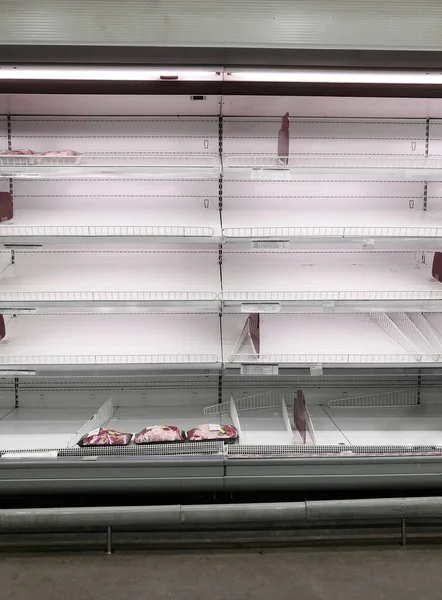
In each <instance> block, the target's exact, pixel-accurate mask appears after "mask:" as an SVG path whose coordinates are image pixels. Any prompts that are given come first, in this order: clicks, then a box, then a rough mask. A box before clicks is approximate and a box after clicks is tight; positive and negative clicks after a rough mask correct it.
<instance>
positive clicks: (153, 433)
mask: <svg viewBox="0 0 442 600" xmlns="http://www.w3.org/2000/svg"><path fill="white" fill-rule="evenodd" d="M185 441H186V434H185V432H184V431H182V430H181V429H179V428H178V427H175V426H174V425H154V426H153V427H146V428H145V429H142V430H141V431H140V432H139V433H137V434H136V435H135V438H134V442H135V443H136V444H159V443H161V442H185Z"/></svg>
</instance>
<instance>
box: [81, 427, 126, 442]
mask: <svg viewBox="0 0 442 600" xmlns="http://www.w3.org/2000/svg"><path fill="white" fill-rule="evenodd" d="M131 439H132V434H131V433H121V432H120V431H115V430H114V429H103V428H100V429H95V430H94V431H90V432H89V433H87V434H86V435H84V436H83V437H82V438H81V440H80V441H79V442H78V445H79V446H127V445H128V444H130V441H131Z"/></svg>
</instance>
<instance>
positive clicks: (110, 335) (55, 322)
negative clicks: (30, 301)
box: [0, 313, 221, 369]
mask: <svg viewBox="0 0 442 600" xmlns="http://www.w3.org/2000/svg"><path fill="white" fill-rule="evenodd" d="M6 331H7V334H6V338H5V339H4V340H3V341H2V342H0V366H1V367H2V368H6V367H7V366H8V365H9V366H10V365H28V366H29V365H34V366H40V367H62V366H66V365H69V366H71V367H75V366H78V367H85V368H86V369H90V368H92V369H94V368H97V367H103V368H106V367H115V366H122V367H128V368H130V367H136V368H140V367H143V366H145V367H147V366H161V365H166V366H168V367H173V366H177V365H179V366H182V367H188V368H191V367H197V366H201V365H203V364H209V365H217V364H219V361H220V356H221V343H220V335H219V318H218V316H215V315H178V314H168V315H162V314H149V315H140V314H131V315H118V314H105V313H103V314H100V315H97V314H95V315H51V316H47V315H44V316H43V315H28V316H25V315H21V316H18V317H14V318H12V319H10V320H9V321H8V322H7V323H6Z"/></svg>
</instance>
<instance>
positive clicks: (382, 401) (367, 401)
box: [327, 389, 419, 408]
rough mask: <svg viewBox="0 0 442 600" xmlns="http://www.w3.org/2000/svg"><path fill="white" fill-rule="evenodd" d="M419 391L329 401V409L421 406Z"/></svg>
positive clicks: (401, 391)
mask: <svg viewBox="0 0 442 600" xmlns="http://www.w3.org/2000/svg"><path fill="white" fill-rule="evenodd" d="M418 399H419V395H418V390H417V389H408V390H397V391H394V392H384V393H378V394H365V395H364V396H350V397H346V398H337V399H335V400H329V401H328V403H327V406H328V407H329V408H392V407H397V406H400V407H402V406H416V405H418V404H419V401H418Z"/></svg>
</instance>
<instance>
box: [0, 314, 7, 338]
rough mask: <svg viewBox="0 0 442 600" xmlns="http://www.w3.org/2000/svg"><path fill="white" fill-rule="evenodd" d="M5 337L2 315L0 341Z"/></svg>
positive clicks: (1, 317) (0, 318)
mask: <svg viewBox="0 0 442 600" xmlns="http://www.w3.org/2000/svg"><path fill="white" fill-rule="evenodd" d="M5 335H6V327H5V319H4V317H3V315H0V340H2V339H3V338H4V337H5Z"/></svg>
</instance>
